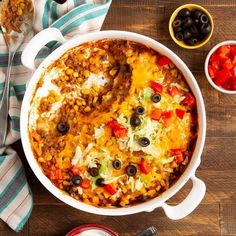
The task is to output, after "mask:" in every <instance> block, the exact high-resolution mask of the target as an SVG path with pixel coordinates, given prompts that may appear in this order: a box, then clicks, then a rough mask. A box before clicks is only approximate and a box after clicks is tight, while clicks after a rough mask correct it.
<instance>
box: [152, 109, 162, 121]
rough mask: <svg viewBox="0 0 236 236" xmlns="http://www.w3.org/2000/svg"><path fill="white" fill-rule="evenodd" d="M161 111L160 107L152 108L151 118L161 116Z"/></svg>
mask: <svg viewBox="0 0 236 236" xmlns="http://www.w3.org/2000/svg"><path fill="white" fill-rule="evenodd" d="M161 113H162V111H161V109H158V108H156V109H154V110H153V111H152V113H151V118H152V119H153V120H157V121H158V120H160V118H161Z"/></svg>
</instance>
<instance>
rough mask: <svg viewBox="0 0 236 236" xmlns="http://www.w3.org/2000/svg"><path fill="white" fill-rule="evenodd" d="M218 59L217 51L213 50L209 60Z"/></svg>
mask: <svg viewBox="0 0 236 236" xmlns="http://www.w3.org/2000/svg"><path fill="white" fill-rule="evenodd" d="M213 61H219V56H218V53H216V52H214V53H213V54H212V55H211V57H210V62H213Z"/></svg>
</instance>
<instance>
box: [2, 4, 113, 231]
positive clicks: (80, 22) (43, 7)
mask: <svg viewBox="0 0 236 236" xmlns="http://www.w3.org/2000/svg"><path fill="white" fill-rule="evenodd" d="M34 2H35V9H36V18H35V24H34V31H35V32H39V31H41V30H42V29H45V28H47V27H55V28H58V29H60V30H61V32H62V33H63V35H64V36H65V37H67V38H71V37H73V36H75V35H78V34H84V33H86V32H90V31H98V30H100V29H101V26H102V24H103V21H104V19H105V16H106V14H107V12H108V9H109V6H110V4H111V0H67V2H65V3H64V4H62V5H60V4H57V3H56V2H54V1H53V0H35V1H34ZM32 36H33V33H31V34H30V35H29V36H28V38H27V39H26V40H25V42H24V43H23V44H22V46H21V48H20V49H19V51H18V52H17V53H16V56H15V59H14V62H13V68H12V74H11V90H10V108H9V117H10V118H9V124H10V125H9V127H10V128H9V132H8V135H7V140H6V147H4V148H2V149H0V218H1V219H2V220H3V221H5V222H6V223H7V224H8V225H9V226H10V227H11V228H12V229H13V230H15V231H16V232H18V231H20V230H21V229H22V227H23V226H24V224H25V223H26V222H27V220H28V218H29V216H30V214H31V211H32V207H33V200H32V193H31V190H30V188H29V186H28V183H27V180H26V177H25V173H24V168H23V166H22V163H21V161H20V159H19V157H18V156H17V153H16V152H15V151H14V150H13V149H12V148H11V147H9V145H10V144H12V143H14V142H15V141H17V140H18V139H20V132H19V131H20V125H19V118H20V108H21V101H22V99H23V96H24V92H25V89H26V83H27V81H28V79H29V78H30V75H31V72H30V71H28V70H27V69H26V68H24V67H23V66H22V64H21V59H20V58H21V54H22V51H23V49H24V47H25V45H26V44H27V42H28V41H29V40H30V38H31V37H32ZM51 50H52V48H48V47H45V48H44V49H43V50H41V52H40V53H39V55H38V56H37V60H38V62H40V61H41V60H42V59H43V58H45V57H46V56H47V55H48V54H50V52H51ZM7 61H8V51H7V47H6V45H5V42H4V39H3V36H2V33H1V32H0V99H1V96H2V90H3V87H4V82H5V72H6V67H7Z"/></svg>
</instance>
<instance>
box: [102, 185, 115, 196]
mask: <svg viewBox="0 0 236 236" xmlns="http://www.w3.org/2000/svg"><path fill="white" fill-rule="evenodd" d="M104 189H105V190H106V191H107V192H108V193H110V194H111V195H114V194H115V193H116V189H115V187H114V186H113V185H112V184H106V185H105V186H104Z"/></svg>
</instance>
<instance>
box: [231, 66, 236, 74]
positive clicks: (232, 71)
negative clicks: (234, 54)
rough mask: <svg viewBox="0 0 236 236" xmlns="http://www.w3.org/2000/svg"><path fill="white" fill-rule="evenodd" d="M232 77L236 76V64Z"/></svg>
mask: <svg viewBox="0 0 236 236" xmlns="http://www.w3.org/2000/svg"><path fill="white" fill-rule="evenodd" d="M231 75H232V77H236V65H235V66H234V67H233V68H232V69H231Z"/></svg>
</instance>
